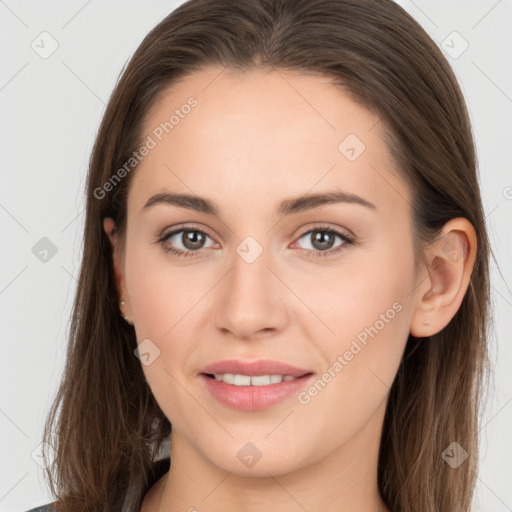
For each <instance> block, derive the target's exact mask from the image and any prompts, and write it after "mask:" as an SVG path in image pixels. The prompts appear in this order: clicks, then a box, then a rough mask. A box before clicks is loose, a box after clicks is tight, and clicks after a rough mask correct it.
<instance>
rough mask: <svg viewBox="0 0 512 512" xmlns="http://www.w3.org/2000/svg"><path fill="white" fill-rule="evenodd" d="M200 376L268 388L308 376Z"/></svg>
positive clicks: (232, 374)
mask: <svg viewBox="0 0 512 512" xmlns="http://www.w3.org/2000/svg"><path fill="white" fill-rule="evenodd" d="M202 375H206V377H209V378H210V379H215V380H217V381H219V382H225V383H226V384H233V385H234V386H269V385H270V384H279V383H281V382H290V381H292V380H297V379H300V378H301V377H304V376H306V375H310V374H309V373H306V374H304V375H302V376H301V377H294V376H293V375H242V374H239V373H215V374H212V373H204V374H202Z"/></svg>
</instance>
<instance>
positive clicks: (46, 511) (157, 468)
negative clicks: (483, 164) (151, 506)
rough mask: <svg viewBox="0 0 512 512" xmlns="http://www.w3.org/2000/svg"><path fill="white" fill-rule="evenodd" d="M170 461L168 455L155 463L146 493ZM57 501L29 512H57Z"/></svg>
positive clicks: (28, 511) (166, 468)
mask: <svg viewBox="0 0 512 512" xmlns="http://www.w3.org/2000/svg"><path fill="white" fill-rule="evenodd" d="M170 463H171V461H170V458H169V457H167V458H166V459H160V460H157V461H156V462H155V463H154V464H153V472H152V473H151V474H150V475H149V481H148V486H147V488H146V490H145V491H144V494H145V493H146V492H148V491H149V489H151V487H153V485H154V484H155V483H156V482H157V480H160V478H161V477H162V476H163V475H164V474H165V473H166V472H167V471H168V470H169V467H170ZM55 503H56V502H55V501H53V502H51V503H47V504H46V505H40V506H39V507H36V508H31V509H30V510H27V512H55V507H54V504H55Z"/></svg>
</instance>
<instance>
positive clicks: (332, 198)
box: [142, 190, 377, 217]
mask: <svg viewBox="0 0 512 512" xmlns="http://www.w3.org/2000/svg"><path fill="white" fill-rule="evenodd" d="M333 203H348V204H358V205H361V206H365V207H367V208H370V209H372V210H375V211H376V210H377V207H376V206H375V205H374V204H372V203H370V202H369V201H367V200H366V199H363V198H362V197H359V196H358V195H356V194H350V193H348V192H343V191H341V190H333V191H328V192H323V193H318V194H307V195H303V196H300V197H293V198H289V199H285V200H283V201H282V202H281V203H280V204H279V207H278V208H277V214H278V215H280V216H283V217H284V216H286V215H291V214H293V213H298V212H303V211H306V210H312V209H313V208H316V207H318V206H321V205H324V204H333ZM156 204H170V205H174V206H179V207H181V208H187V209H189V210H195V211H197V212H201V213H206V214H209V215H217V216H218V215H219V213H220V209H219V207H218V206H217V205H216V204H215V202H213V201H211V200H210V199H207V198H205V197H199V196H194V195H189V194H178V193H171V192H161V193H159V194H155V195H153V196H151V197H150V198H149V199H148V200H147V201H146V204H145V205H144V206H143V207H142V210H143V211H144V210H147V209H148V208H150V207H151V206H154V205H156Z"/></svg>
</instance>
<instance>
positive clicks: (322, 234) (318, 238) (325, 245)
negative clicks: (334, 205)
mask: <svg viewBox="0 0 512 512" xmlns="http://www.w3.org/2000/svg"><path fill="white" fill-rule="evenodd" d="M312 234H313V235H314V236H313V246H314V247H315V248H316V249H324V250H325V249H330V248H331V246H332V242H333V239H334V235H333V234H332V233H328V232H326V231H314V232H313V233H312ZM326 240H327V241H326Z"/></svg>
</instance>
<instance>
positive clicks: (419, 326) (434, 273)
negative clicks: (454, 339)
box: [410, 218, 477, 338]
mask: <svg viewBox="0 0 512 512" xmlns="http://www.w3.org/2000/svg"><path fill="white" fill-rule="evenodd" d="M476 247H477V239H476V233H475V230H474V228H473V226H472V224H471V223H470V222H469V221H468V220H467V219H465V218H457V219H452V220H451V221H449V222H448V223H447V224H446V225H445V226H444V228H443V231H442V233H441V235H440V237H439V239H438V240H436V241H435V242H434V243H433V244H432V245H431V246H430V247H429V248H428V250H427V261H428V264H429V267H428V269H426V270H427V273H426V276H425V277H423V278H422V280H421V282H420V284H419V286H418V287H417V289H416V305H415V310H414V313H413V316H412V318H411V327H410V331H411V334H412V335H413V336H415V337H417V338H423V337H427V336H432V335H434V334H437V333H438V332H440V331H441V330H442V329H444V328H445V327H446V326H447V325H448V323H449V322H450V320H451V319H452V318H453V317H454V316H455V314H456V313H457V311H458V309H459V307H460V305H461V303H462V300H463V299H464V295H465V293H466V290H467V288H468V285H469V281H470V278H471V273H472V271H473V266H474V263H475V259H476Z"/></svg>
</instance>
